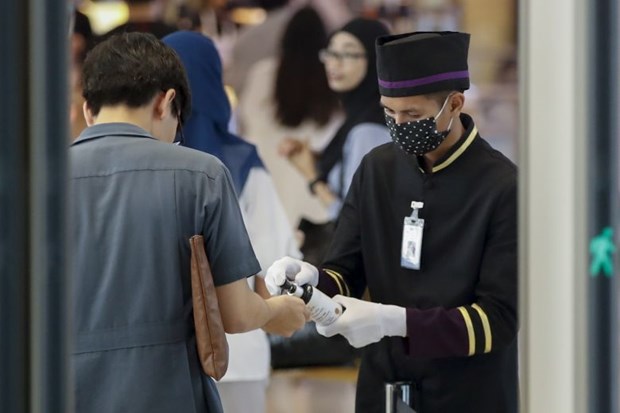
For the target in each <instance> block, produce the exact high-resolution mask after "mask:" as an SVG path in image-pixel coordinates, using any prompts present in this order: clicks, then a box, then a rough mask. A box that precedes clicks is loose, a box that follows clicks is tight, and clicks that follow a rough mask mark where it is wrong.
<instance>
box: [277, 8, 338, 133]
mask: <svg viewBox="0 0 620 413" xmlns="http://www.w3.org/2000/svg"><path fill="white" fill-rule="evenodd" d="M326 44H327V31H326V29H325V25H324V24H323V21H322V20H321V17H320V16H319V14H318V13H317V12H316V11H315V10H314V9H313V8H311V7H303V8H301V9H299V10H298V11H297V12H296V13H295V14H294V15H293V17H292V18H291V20H290V21H289V23H288V25H287V27H286V29H285V31H284V35H283V37H282V41H281V46H280V48H281V49H280V63H279V66H278V70H277V72H276V82H275V90H274V100H275V104H276V116H277V118H278V120H279V121H280V122H281V123H282V124H283V125H285V126H290V127H296V126H299V125H300V124H301V123H302V122H303V121H304V120H306V119H311V120H314V121H315V122H316V123H318V124H319V125H321V126H322V125H325V124H327V122H329V119H330V118H331V116H332V114H333V113H334V110H335V109H336V108H337V107H338V104H339V103H338V96H337V95H336V93H335V92H334V91H332V90H331V89H330V88H329V84H328V82H327V75H326V74H325V67H324V66H323V64H322V63H321V62H320V61H319V57H318V56H319V51H320V50H321V49H322V48H324V47H325V45H326Z"/></svg>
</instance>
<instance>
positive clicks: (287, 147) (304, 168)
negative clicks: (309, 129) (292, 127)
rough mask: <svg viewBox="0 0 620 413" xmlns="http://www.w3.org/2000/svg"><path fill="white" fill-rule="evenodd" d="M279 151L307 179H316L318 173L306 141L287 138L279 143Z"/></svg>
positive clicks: (312, 154)
mask: <svg viewBox="0 0 620 413" xmlns="http://www.w3.org/2000/svg"><path fill="white" fill-rule="evenodd" d="M279 152H280V154H281V155H283V156H286V157H287V158H288V160H289V161H290V162H291V163H292V164H293V166H294V167H295V168H296V169H297V170H298V171H299V172H300V173H301V174H302V175H303V176H304V178H306V179H307V180H308V181H313V180H315V179H316V177H317V175H318V173H317V170H316V165H315V162H316V159H315V157H314V153H313V152H312V150H311V149H310V147H309V146H308V144H307V143H306V142H302V141H298V140H296V139H291V138H287V139H285V140H284V141H283V142H282V143H281V144H280V146H279Z"/></svg>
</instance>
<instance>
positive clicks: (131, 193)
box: [70, 33, 308, 413]
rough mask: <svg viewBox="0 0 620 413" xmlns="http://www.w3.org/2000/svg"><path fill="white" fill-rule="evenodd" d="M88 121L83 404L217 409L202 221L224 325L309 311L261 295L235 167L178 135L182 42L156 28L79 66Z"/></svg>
mask: <svg viewBox="0 0 620 413" xmlns="http://www.w3.org/2000/svg"><path fill="white" fill-rule="evenodd" d="M83 82H84V88H83V95H84V98H85V101H86V102H85V104H84V116H85V119H86V123H87V124H88V125H89V127H88V128H86V129H85V130H84V131H83V132H82V133H81V135H80V136H79V137H78V138H77V139H76V141H75V142H74V143H73V144H72V147H71V149H70V159H71V215H72V240H71V242H72V252H73V263H72V264H73V275H74V283H73V289H74V290H73V330H74V334H75V338H74V346H73V356H72V361H73V363H72V364H73V369H74V377H75V411H76V412H78V413H79V412H88V413H98V412H102V413H103V412H106V413H107V412H132V413H140V412H149V413H158V412H161V413H164V412H177V411H178V412H184V413H186V412H220V411H221V410H222V408H221V404H220V401H219V397H218V395H217V390H216V389H215V386H214V384H213V382H212V380H211V379H210V378H209V377H207V376H206V375H204V374H203V373H202V371H201V369H200V363H199V360H198V356H197V354H196V343H195V332H194V328H193V319H192V301H191V286H190V249H189V242H188V240H189V238H190V237H191V236H193V235H196V234H201V235H203V236H204V238H205V249H206V252H207V256H208V257H209V259H210V261H211V266H212V270H213V277H214V284H215V287H216V291H217V295H218V299H219V305H220V311H221V314H222V321H223V324H224V328H225V330H226V332H228V333H239V332H245V331H249V330H253V329H256V328H261V327H262V328H264V329H265V330H266V331H268V332H270V333H275V334H280V335H284V336H290V335H291V334H292V333H293V332H294V331H296V330H297V329H299V328H300V327H302V326H303V324H304V323H305V321H306V319H307V316H308V314H307V311H306V309H305V306H304V303H303V301H301V300H300V299H298V298H294V297H288V296H286V297H275V298H270V299H268V300H263V299H262V298H261V297H260V296H258V295H257V294H255V293H254V292H253V291H251V290H250V288H249V287H248V283H247V282H246V280H245V279H246V277H248V276H252V275H255V274H256V273H258V272H259V270H260V267H259V265H258V262H257V260H256V258H255V256H254V252H253V250H252V246H251V245H250V241H249V239H248V235H247V232H246V229H245V227H244V225H243V221H242V217H241V213H240V211H239V206H238V205H239V204H238V201H237V197H236V194H235V192H234V189H233V185H232V181H231V177H230V173H229V172H228V170H227V169H226V168H225V167H224V165H223V164H222V163H221V162H220V161H219V160H217V158H215V157H213V156H211V155H208V154H206V153H202V152H199V151H195V150H192V149H188V148H184V147H181V146H177V145H173V144H172V142H173V140H174V139H175V133H176V132H177V130H179V129H180V124H181V123H182V121H183V118H184V116H185V114H187V113H189V107H190V96H189V88H188V84H187V79H186V76H185V72H184V70H183V68H182V65H181V63H180V61H179V59H178V57H177V55H176V54H175V53H174V52H173V51H172V50H171V49H170V48H168V47H167V46H165V45H164V44H163V43H162V42H160V41H159V40H157V39H156V38H155V37H154V36H152V35H150V34H141V33H129V34H122V35H117V36H113V37H111V38H110V39H108V40H106V41H104V42H102V43H101V44H99V45H98V46H97V47H95V48H94V49H93V50H92V51H91V52H90V53H89V55H88V57H87V59H86V62H85V64H84V69H83Z"/></svg>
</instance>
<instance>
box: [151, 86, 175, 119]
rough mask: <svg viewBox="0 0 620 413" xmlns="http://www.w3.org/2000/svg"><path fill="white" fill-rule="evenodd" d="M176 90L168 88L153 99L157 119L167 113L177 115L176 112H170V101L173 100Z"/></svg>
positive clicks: (162, 117)
mask: <svg viewBox="0 0 620 413" xmlns="http://www.w3.org/2000/svg"><path fill="white" fill-rule="evenodd" d="M176 95H177V92H175V90H174V89H168V90H167V91H166V93H164V94H163V95H162V94H160V95H159V96H158V97H157V98H156V100H155V113H154V116H155V118H156V119H158V120H163V119H164V118H165V117H166V116H168V115H169V114H172V115H173V116H177V114H176V113H174V114H173V113H172V102H173V101H174V98H175V96H176Z"/></svg>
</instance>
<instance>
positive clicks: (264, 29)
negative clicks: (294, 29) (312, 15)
mask: <svg viewBox="0 0 620 413" xmlns="http://www.w3.org/2000/svg"><path fill="white" fill-rule="evenodd" d="M256 4H257V6H258V7H260V8H262V9H264V10H265V11H266V12H267V16H266V17H265V20H264V21H263V22H262V23H260V24H258V25H256V26H250V27H247V28H245V29H243V30H242V31H241V32H240V34H239V36H238V37H237V39H236V40H235V44H234V45H233V49H232V52H231V56H230V61H229V62H227V65H226V70H225V73H224V81H225V83H226V84H227V85H230V86H231V87H232V88H233V89H234V90H235V93H236V94H237V95H240V94H241V93H243V87H244V86H245V80H246V76H247V73H248V70H249V69H250V68H251V67H252V66H253V65H254V64H255V63H256V62H258V61H259V60H261V59H265V58H267V57H273V56H276V55H277V54H278V45H279V44H280V43H279V42H280V39H281V38H282V33H283V32H284V28H285V26H286V24H287V23H288V21H289V19H290V18H291V15H292V13H293V10H292V8H291V7H289V6H288V4H289V0H257V1H256Z"/></svg>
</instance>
